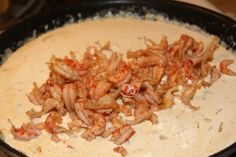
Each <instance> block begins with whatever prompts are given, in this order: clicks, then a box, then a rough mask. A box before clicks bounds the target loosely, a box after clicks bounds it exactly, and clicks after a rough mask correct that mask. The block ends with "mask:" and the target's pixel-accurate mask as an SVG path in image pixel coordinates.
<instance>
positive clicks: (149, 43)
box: [144, 36, 168, 51]
mask: <svg viewBox="0 0 236 157" xmlns="http://www.w3.org/2000/svg"><path fill="white" fill-rule="evenodd" d="M144 42H145V44H146V46H147V48H148V49H151V50H162V51H164V50H166V49H167V48H168V41H167V37H166V36H162V39H161V41H160V43H159V44H157V43H155V42H154V41H152V40H151V39H147V38H144Z"/></svg>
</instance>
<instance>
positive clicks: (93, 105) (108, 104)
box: [84, 94, 118, 111]
mask: <svg viewBox="0 0 236 157" xmlns="http://www.w3.org/2000/svg"><path fill="white" fill-rule="evenodd" d="M117 107H118V104H117V102H116V100H115V99H114V98H113V97H112V95H110V94H107V95H104V96H103V97H101V98H100V99H99V100H98V101H97V102H88V103H86V104H85V106H84V108H85V109H89V110H96V111H102V110H104V111H106V110H115V109H116V108H117Z"/></svg>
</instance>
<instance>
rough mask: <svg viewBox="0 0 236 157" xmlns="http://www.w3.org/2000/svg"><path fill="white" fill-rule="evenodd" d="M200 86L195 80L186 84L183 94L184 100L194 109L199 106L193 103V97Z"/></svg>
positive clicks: (182, 98)
mask: <svg viewBox="0 0 236 157" xmlns="http://www.w3.org/2000/svg"><path fill="white" fill-rule="evenodd" d="M199 88H200V85H199V84H197V83H196V82H194V83H193V84H192V85H186V86H185V89H184V91H183V93H182V95H181V100H182V102H183V103H184V104H185V105H187V106H189V107H190V108H191V109H193V110H197V109H198V108H199V107H195V106H193V105H192V103H191V99H192V98H193V96H194V95H195V93H196V91H197V90H198V89H199Z"/></svg>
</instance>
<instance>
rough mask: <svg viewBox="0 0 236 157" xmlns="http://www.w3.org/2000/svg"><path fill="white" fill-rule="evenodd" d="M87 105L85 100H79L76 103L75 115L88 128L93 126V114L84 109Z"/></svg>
mask: <svg viewBox="0 0 236 157" xmlns="http://www.w3.org/2000/svg"><path fill="white" fill-rule="evenodd" d="M86 103H87V101H86V100H84V99H79V100H78V101H77V102H76V103H75V113H76V115H77V117H78V118H79V119H80V120H81V121H82V122H83V123H84V124H85V125H87V126H89V125H91V124H92V119H91V116H90V115H91V114H92V112H91V111H89V110H86V109H84V106H85V104H86Z"/></svg>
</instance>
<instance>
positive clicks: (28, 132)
mask: <svg viewBox="0 0 236 157" xmlns="http://www.w3.org/2000/svg"><path fill="white" fill-rule="evenodd" d="M8 121H9V123H10V124H11V126H12V127H11V134H12V135H13V136H14V138H16V139H19V140H25V141H28V140H31V139H34V138H36V137H38V136H39V135H41V130H40V129H38V128H37V127H36V126H35V125H34V123H33V122H28V123H23V124H22V126H21V127H20V128H16V127H15V126H14V125H13V123H12V122H11V121H10V120H8Z"/></svg>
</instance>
